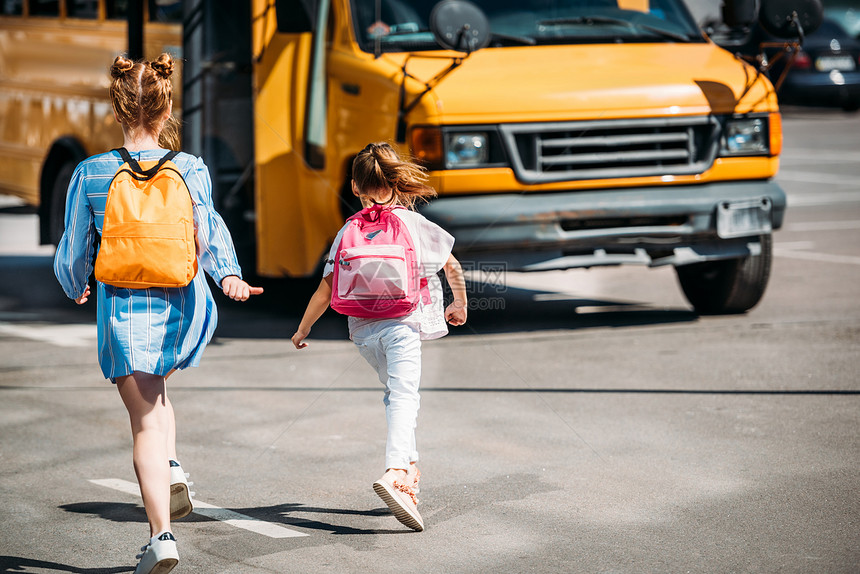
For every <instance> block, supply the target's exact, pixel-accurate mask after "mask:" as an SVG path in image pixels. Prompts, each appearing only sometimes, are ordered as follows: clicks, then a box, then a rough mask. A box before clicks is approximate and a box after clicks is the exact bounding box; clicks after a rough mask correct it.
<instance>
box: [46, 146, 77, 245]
mask: <svg viewBox="0 0 860 574" xmlns="http://www.w3.org/2000/svg"><path fill="white" fill-rule="evenodd" d="M75 165H76V164H75V163H74V162H66V163H64V164H63V165H62V166H60V169H58V170H57V177H55V178H54V184H53V186H51V197H50V203H49V205H50V208H49V210H48V232H49V237H50V240H51V243H52V244H53V245H59V244H60V238H61V237H62V236H63V231H65V226H66V193H68V190H69V182H71V181H72V174H73V173H74V171H75Z"/></svg>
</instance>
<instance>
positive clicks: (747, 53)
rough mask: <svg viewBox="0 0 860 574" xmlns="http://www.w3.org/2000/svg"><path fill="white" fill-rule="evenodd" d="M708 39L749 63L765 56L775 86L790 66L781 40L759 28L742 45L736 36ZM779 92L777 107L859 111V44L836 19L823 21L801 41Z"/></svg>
mask: <svg viewBox="0 0 860 574" xmlns="http://www.w3.org/2000/svg"><path fill="white" fill-rule="evenodd" d="M712 39H714V41H716V42H717V43H719V44H720V45H722V46H723V47H724V48H726V49H727V50H729V51H730V52H733V53H736V54H740V55H741V56H743V57H744V58H745V59H747V60H748V61H754V60H755V59H756V57H758V56H759V55H761V54H764V56H765V62H768V61H769V62H770V63H772V64H773V65H772V67H771V68H770V69H769V70H768V75H769V77H770V79H771V80H772V81H773V83H774V84H775V85H779V80H780V78H781V76H782V74H783V72H784V70H785V65H786V63H787V62H788V58H787V57H786V54H785V48H784V47H783V46H784V45H785V41H784V40H781V39H778V38H775V37H774V36H771V35H770V34H768V33H767V32H765V31H764V30H763V29H762V28H761V26H759V25H757V24H756V25H755V26H754V27H753V28H752V30H751V31H750V33H749V34H748V35H747V37H746V38H745V41H743V42H738V41H737V37H736V36H735V37H733V38H732V37H726V38H722V39H721V38H720V37H718V36H716V35H712ZM763 44H764V47H763V48H762V45H763ZM781 52H782V53H783V54H782V56H781V57H780V56H779V54H780V53H781ZM777 93H778V96H779V101H780V104H807V105H822V106H841V107H842V108H843V109H845V110H849V111H854V110H857V109H860V41H858V40H857V39H856V38H854V37H852V36H851V35H850V34H849V33H848V32H847V31H846V30H845V29H844V28H843V27H842V26H841V25H840V24H839V23H838V22H837V21H836V20H833V19H830V18H824V19H823V21H822V23H821V26H819V27H818V29H816V30H814V31H813V32H812V33H810V34H807V35H806V36H805V38H804V40H803V44H802V46H801V48H800V50H799V51H798V53H797V55H796V57H795V59H794V62H793V63H792V64H791V67H790V68H789V70H788V73H787V74H786V76H785V78H784V80H783V82H782V84H781V85H779V90H778V92H777Z"/></svg>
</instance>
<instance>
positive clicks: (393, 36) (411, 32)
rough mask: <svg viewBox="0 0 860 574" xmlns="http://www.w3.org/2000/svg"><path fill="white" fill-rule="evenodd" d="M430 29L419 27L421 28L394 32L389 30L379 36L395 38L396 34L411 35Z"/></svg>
mask: <svg viewBox="0 0 860 574" xmlns="http://www.w3.org/2000/svg"><path fill="white" fill-rule="evenodd" d="M429 33H430V30H427V29H421V30H396V31H394V32H389V33H387V34H381V35H380V36H379V37H380V38H396V37H397V36H412V35H413V34H429Z"/></svg>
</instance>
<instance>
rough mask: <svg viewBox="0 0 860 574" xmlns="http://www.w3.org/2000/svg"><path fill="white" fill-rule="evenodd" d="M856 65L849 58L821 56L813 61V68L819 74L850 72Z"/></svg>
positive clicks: (852, 59)
mask: <svg viewBox="0 0 860 574" xmlns="http://www.w3.org/2000/svg"><path fill="white" fill-rule="evenodd" d="M855 67H856V65H855V64H854V58H852V57H851V56H821V57H820V58H817V59H816V60H815V68H816V69H817V70H818V71H819V72H832V71H833V70H838V71H840V72H852V71H854V68H855Z"/></svg>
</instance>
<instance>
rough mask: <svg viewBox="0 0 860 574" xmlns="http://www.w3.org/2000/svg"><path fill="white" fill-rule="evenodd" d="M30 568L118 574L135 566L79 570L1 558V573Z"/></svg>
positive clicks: (78, 572) (75, 573) (52, 563)
mask: <svg viewBox="0 0 860 574" xmlns="http://www.w3.org/2000/svg"><path fill="white" fill-rule="evenodd" d="M30 568H38V569H40V571H41V570H47V571H50V572H72V573H74V574H118V573H119V572H133V571H134V568H135V567H134V566H116V567H114V568H78V567H77V566H70V565H68V564H58V563H56V562H45V561H44V560H32V559H30V558H22V557H19V556H0V569H2V570H0V571H2V572H9V573H11V572H29V571H30Z"/></svg>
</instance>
